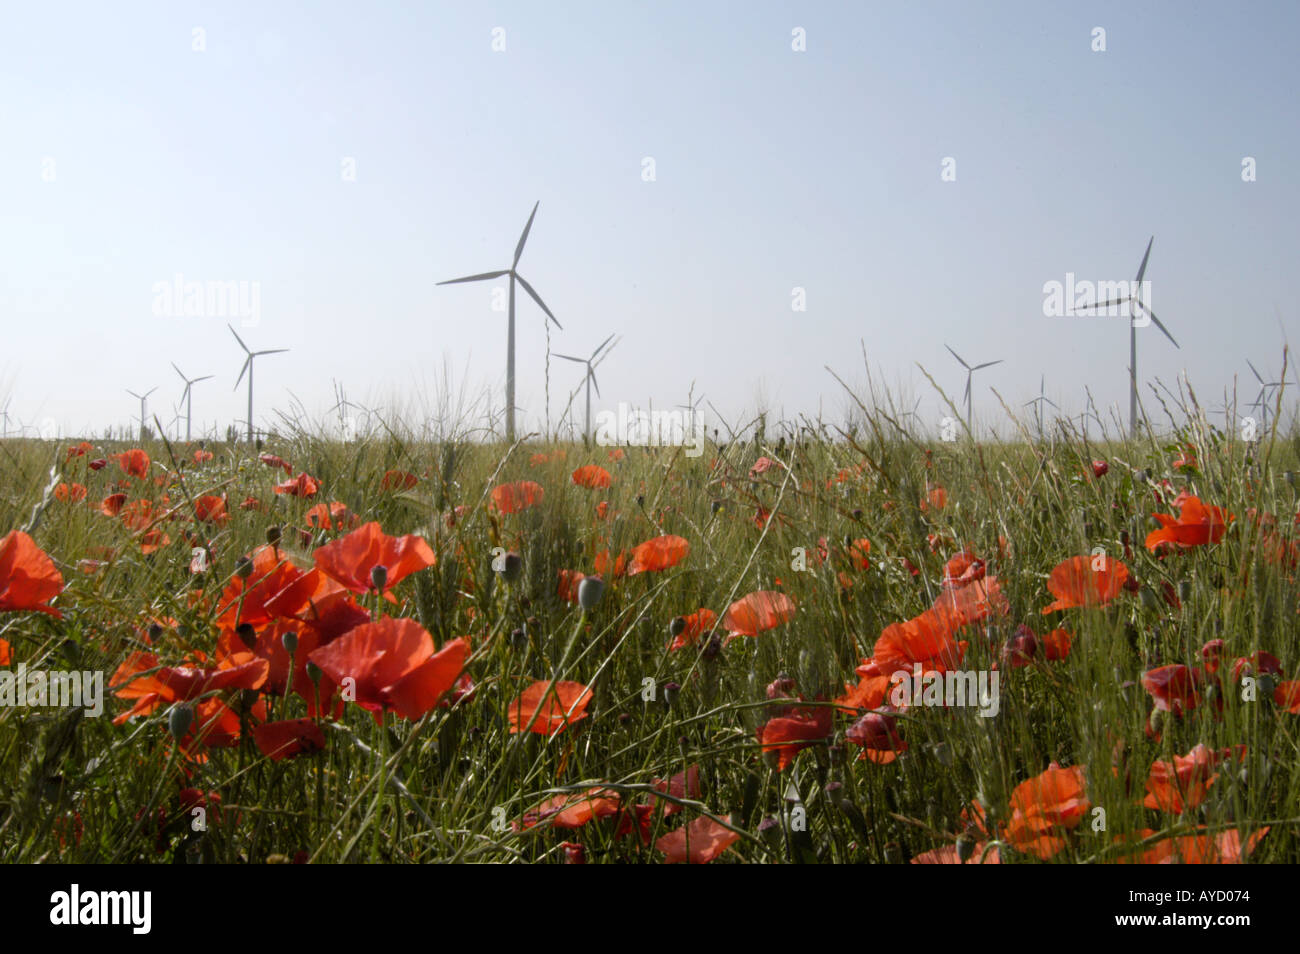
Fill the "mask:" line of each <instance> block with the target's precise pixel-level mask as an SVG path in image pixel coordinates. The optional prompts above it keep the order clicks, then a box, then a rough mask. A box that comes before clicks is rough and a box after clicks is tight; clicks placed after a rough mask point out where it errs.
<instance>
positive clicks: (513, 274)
mask: <svg viewBox="0 0 1300 954" xmlns="http://www.w3.org/2000/svg"><path fill="white" fill-rule="evenodd" d="M541 204H542V203H541V200H540V199H539V200H538V201H537V202H536V203H534V204H533V211H532V214H530V215H529V216H528V223H527V224H526V225H525V226H524V231H523V233H522V234H521V235H520V236H519V244H518V245H516V246H515V257H514V261H512V262H511V263H510V267H509V268H502V269H498V270H497V271H495V272H483V273H481V274H479V275H467V276H465V277H464V278H452V279H448V280H447V281H445V282H438V284H439V285H457V284H460V283H461V282H486V281H491V280H492V279H495V278H500V277H501V276H502V275H509V276H510V322H509V325H508V327H507V330H506V440H507V441H510V442H511V443H513V442H514V439H515V282H518V283H519V284H520V285H523V286H524V291H526V292H528V295H529V297H531V298H532V300H533V301H535V302H537V306H538V307H539V308H541V309H542V311H544V312H546V317H547V318H549V319H551V321H554V322H555V327H557V328H559V329H560V330H561V331H562V330H564V328H563V326H562V325H561V324H560V322H559V321H558V320H557V319H556V317H555V316H554V315H553V314H551V309H549V308H547V307H546V302H544V301H542V299H541V296H540V295H538V294H537V292H536V291H534V290H533V286H532V285H530V284H528V282H527V281H525V280H524V276H522V275H520V274H519V272H518V271H517V269H518V266H519V256H521V255H523V254H524V243H525V242H527V241H528V232H529V230H531V229H532V227H533V219H534V218H536V216H537V206H539V205H541Z"/></svg>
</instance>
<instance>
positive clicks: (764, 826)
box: [758, 815, 781, 848]
mask: <svg viewBox="0 0 1300 954" xmlns="http://www.w3.org/2000/svg"><path fill="white" fill-rule="evenodd" d="M758 836H759V837H760V838H762V839H763V840H764V841H765V842H767V843H768V845H769V846H771V847H773V848H775V847H776V846H777V845H779V844H780V843H781V823H780V822H779V821H777V820H776V819H775V818H773V817H772V816H771V815H768V816H767V817H766V818H764V819H763V820H762V821H761V822H759V823H758Z"/></svg>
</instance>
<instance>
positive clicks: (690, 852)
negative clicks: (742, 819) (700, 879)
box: [655, 815, 740, 865]
mask: <svg viewBox="0 0 1300 954" xmlns="http://www.w3.org/2000/svg"><path fill="white" fill-rule="evenodd" d="M723 821H725V822H727V823H728V824H730V823H731V816H730V815H727V816H724V818H723ZM739 839H740V835H739V834H737V833H736V832H734V831H732V830H731V829H730V828H728V827H727V826H726V825H720V824H718V823H717V822H715V821H714V820H713V819H712V818H697V819H695V820H694V821H693V822H691V823H690V824H689V825H687V826H685V827H684V828H679V829H677V830H676V831H670V832H669V833H668V834H666V835H664V836H662V837H661V838H660V839H659V840H658V841H656V842H655V847H656V848H658V849H659V850H660V851H662V852H663V853H664V864H666V865H672V864H680V863H682V862H689V863H690V864H693V865H702V864H707V863H708V862H710V861H712V860H713V859H714V858H716V857H718V855H720V854H722V853H723V852H724V851H726V850H727V849H728V848H730V847H731V846H732V845H734V844H735V843H736V842H737V841H738V840H739Z"/></svg>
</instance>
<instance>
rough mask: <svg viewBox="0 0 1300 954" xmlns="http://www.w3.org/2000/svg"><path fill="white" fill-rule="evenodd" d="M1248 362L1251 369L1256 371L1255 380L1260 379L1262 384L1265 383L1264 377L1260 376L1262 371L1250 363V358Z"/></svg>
mask: <svg viewBox="0 0 1300 954" xmlns="http://www.w3.org/2000/svg"><path fill="white" fill-rule="evenodd" d="M1246 364H1247V365H1249V367H1250V370H1251V371H1254V372H1255V380H1256V381H1258V382H1259V383H1260V384H1263V383H1264V379H1263V377H1261V376H1260V373H1259V372H1258V371H1255V366H1254V365H1253V364H1251V363H1250V359H1249V358H1247V359H1246Z"/></svg>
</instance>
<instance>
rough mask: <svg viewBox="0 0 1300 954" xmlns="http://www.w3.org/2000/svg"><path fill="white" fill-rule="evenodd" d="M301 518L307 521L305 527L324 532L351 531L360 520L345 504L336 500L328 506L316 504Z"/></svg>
mask: <svg viewBox="0 0 1300 954" xmlns="http://www.w3.org/2000/svg"><path fill="white" fill-rule="evenodd" d="M303 518H304V519H305V520H306V521H307V526H309V527H316V528H317V529H325V530H351V529H353V528H354V527H356V525H357V524H358V523H360V522H361V518H359V517H358V516H357V515H356V514H354V513H353V512H352V511H350V510H349V509H348V505H347V504H345V503H341V502H340V501H337V500H335V501H334V502H333V503H331V504H329V505H328V506H326V505H325V504H323V503H319V504H317V505H316V506H314V507H312V508H311V509H310V510H308V511H307V512H306V513H305V514H303Z"/></svg>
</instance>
